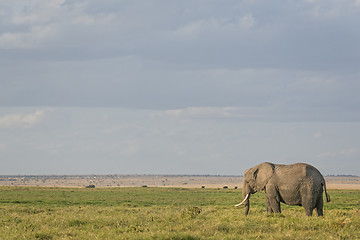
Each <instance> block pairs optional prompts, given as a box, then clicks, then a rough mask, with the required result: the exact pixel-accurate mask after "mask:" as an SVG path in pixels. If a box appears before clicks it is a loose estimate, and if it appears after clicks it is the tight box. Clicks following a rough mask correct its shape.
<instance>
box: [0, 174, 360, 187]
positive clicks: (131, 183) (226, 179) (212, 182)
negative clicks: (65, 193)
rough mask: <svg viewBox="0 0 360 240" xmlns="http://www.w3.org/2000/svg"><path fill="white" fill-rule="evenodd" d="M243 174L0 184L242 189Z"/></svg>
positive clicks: (334, 181) (19, 179)
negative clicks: (225, 187)
mask: <svg viewBox="0 0 360 240" xmlns="http://www.w3.org/2000/svg"><path fill="white" fill-rule="evenodd" d="M325 179H326V184H327V188H328V189H360V177H325ZM242 181H243V180H242V177H240V176H211V175H210V176H199V175H195V176H189V175H65V176H57V175H49V176H0V186H43V187H85V186H88V185H95V186H96V187H140V186H148V187H181V188H201V186H205V187H206V188H223V187H224V186H227V187H229V188H235V187H238V188H241V187H242Z"/></svg>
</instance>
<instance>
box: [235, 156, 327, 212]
mask: <svg viewBox="0 0 360 240" xmlns="http://www.w3.org/2000/svg"><path fill="white" fill-rule="evenodd" d="M323 188H324V190H325V195H326V201H327V202H330V195H329V194H328V193H327V192H326V183H325V179H324V177H323V176H322V175H321V173H320V172H319V170H317V169H316V168H315V167H313V166H311V165H309V164H306V163H295V164H290V165H282V164H273V163H269V162H264V163H261V164H259V165H256V166H255V167H253V168H250V169H248V170H246V171H245V174H244V185H243V201H242V202H241V203H239V204H237V205H235V206H237V207H238V206H240V205H243V204H245V211H244V213H245V216H247V215H248V213H249V209H250V201H249V199H250V195H251V194H254V193H256V192H259V191H264V192H265V195H266V210H267V212H268V213H281V208H280V202H282V203H285V204H287V205H298V206H303V207H304V208H305V211H306V215H307V216H312V213H313V210H314V209H316V211H317V215H318V216H323V205H324V203H323V201H324V200H323Z"/></svg>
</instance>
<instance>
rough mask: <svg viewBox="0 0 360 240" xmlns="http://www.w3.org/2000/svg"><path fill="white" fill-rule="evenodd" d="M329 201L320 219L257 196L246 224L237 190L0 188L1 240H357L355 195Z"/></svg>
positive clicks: (359, 214)
mask: <svg viewBox="0 0 360 240" xmlns="http://www.w3.org/2000/svg"><path fill="white" fill-rule="evenodd" d="M329 193H330V195H331V198H332V201H331V202H330V203H325V209H324V215H325V216H324V217H321V218H318V217H306V216H305V211H304V209H303V208H302V207H296V206H286V205H282V214H276V215H268V214H267V213H266V211H265V200H264V194H262V193H258V194H255V195H253V196H252V198H251V208H250V213H249V215H248V216H247V217H245V216H243V208H240V209H239V208H236V207H234V206H233V205H234V204H236V203H239V202H240V201H241V200H242V199H241V190H235V189H181V188H95V189H85V188H84V189H79V188H39V187H0V239H360V209H359V206H360V191H359V190H329ZM314 215H316V214H315V212H314Z"/></svg>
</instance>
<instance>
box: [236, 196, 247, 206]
mask: <svg viewBox="0 0 360 240" xmlns="http://www.w3.org/2000/svg"><path fill="white" fill-rule="evenodd" d="M248 198H249V194H246V196H245V198H244V200H243V201H242V202H241V203H239V204H236V205H235V207H238V206H240V205H243V204H244V202H245V201H246V200H247V199H248Z"/></svg>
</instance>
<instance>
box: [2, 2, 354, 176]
mask: <svg viewBox="0 0 360 240" xmlns="http://www.w3.org/2000/svg"><path fill="white" fill-rule="evenodd" d="M359 13H360V4H359V0H344V1H336V0H330V1H314V0H303V1H286V2H284V1H275V2H274V1H272V2H266V1H258V0H255V1H254V0H242V1H237V0H231V1H212V0H211V1H203V0H200V1H165V0H149V1H138V0H135V1H134V0H132V1H128V0H124V1H112V0H104V1H101V2H99V1H96V0H81V1H70V0H69V1H65V0H34V1H26V0H19V1H2V2H1V3H0V128H2V130H4V134H3V135H2V136H3V137H2V139H0V155H1V156H2V157H3V158H11V159H12V160H13V163H16V164H13V165H11V167H10V165H9V166H8V168H7V169H8V170H9V171H10V169H12V170H11V172H14V171H16V169H17V168H16V167H17V166H19V165H21V164H19V162H21V161H22V160H21V159H23V158H24V157H26V156H29V155H31V156H32V157H33V159H37V160H34V161H38V162H36V164H35V163H33V162H32V164H29V165H24V166H28V167H29V168H32V166H34V167H33V171H30V170H29V171H30V172H36V167H39V166H43V165H44V166H46V165H47V164H48V167H49V166H50V167H51V166H53V168H52V169H53V170H54V171H60V172H61V171H62V172H68V171H69V169H68V168H67V165H66V163H62V161H64V159H71V161H74V162H75V161H79V163H78V168H77V169H78V171H80V170H81V168H80V166H81V164H85V163H87V162H88V163H89V167H88V168H87V169H86V172H91V171H92V169H97V168H98V169H101V171H103V172H109V171H110V170H112V168H106V167H103V168H101V167H100V166H99V164H100V163H98V162H97V161H96V159H98V158H100V157H101V156H102V155H103V154H105V155H106V156H107V157H106V159H107V160H104V161H105V162H106V163H107V164H108V166H115V165H116V161H118V159H124V160H123V162H122V163H124V165H126V166H124V172H134V169H136V167H137V166H139V165H141V164H143V165H142V166H143V168H142V169H140V170H139V172H146V171H147V170H149V171H150V170H151V169H153V170H154V172H156V168H157V167H159V166H160V167H161V166H164V168H163V169H162V170H161V169H160V170H159V171H163V172H176V171H177V169H179V171H180V170H181V169H183V170H181V171H183V172H186V171H188V172H189V171H190V170H191V169H190V170H189V169H188V168H186V167H185V168H182V165H181V164H180V163H181V162H185V163H189V164H190V162H196V164H197V165H196V166H199V167H201V166H203V165H204V163H207V164H208V166H209V168H207V169H204V173H205V172H206V171H207V172H212V173H215V172H216V171H215V170H214V169H217V168H219V169H223V170H221V171H222V173H226V172H229V173H230V172H231V173H232V167H225V165H224V166H221V164H220V163H219V161H218V159H222V161H225V162H226V163H227V165H226V166H232V165H231V164H235V163H236V161H238V160H236V159H239V158H241V159H250V161H249V164H250V163H251V164H252V163H256V161H259V160H260V159H261V160H276V159H277V157H278V160H279V161H283V162H288V161H289V160H285V159H292V160H294V161H295V160H296V161H303V160H302V159H310V161H311V162H313V163H318V164H320V165H322V166H324V167H327V165H326V164H327V163H331V164H330V165H329V168H328V172H329V173H333V170H334V169H335V170H336V167H334V166H336V165H337V162H336V161H338V160H337V159H339V158H341V159H345V160H344V161H345V162H346V164H345V163H344V167H343V168H342V170H344V171H346V169H349V166H351V165H356V161H355V159H356V157H357V155H358V153H359V150H358V149H359V146H357V145H356V144H353V142H358V139H357V135H356V131H353V129H356V128H357V125H356V124H357V123H358V122H359V120H360V113H359V111H358V109H359V106H360V95H359V94H358V92H359V89H360V86H359V84H360V82H359V77H360V71H359V69H360V65H359V64H360V49H359V44H358V42H360V31H359V29H360V26H359V24H360V19H359V18H360V15H359ZM21 107H24V108H21ZM9 109H10V110H9ZM49 109H53V110H49ZM74 109H76V110H74ZM108 109H112V110H108ZM114 109H115V110H114ZM116 109H117V110H116ZM117 111H118V112H117ZM40 113H41V114H40ZM96 113H101V114H100V115H97V114H96ZM96 116H97V117H96ZM99 116H100V117H99ZM109 119H113V120H109ZM114 119H116V120H114ZM120 123H121V124H120ZM182 124H184V125H182ZM289 124H290V125H289ZM291 124H294V125H293V126H294V127H291ZM302 124H304V125H302ZM323 124H325V125H326V126H327V127H326V128H324V129H322V128H321V126H322V125H323ZM352 124H354V125H352ZM104 125H106V126H108V127H103V126H104ZM350 126H351V127H350ZM98 128H99V129H101V131H103V132H97V131H96V130H95V129H98ZM125 128H129V129H130V130H124V129H125ZM162 128H164V129H162ZM247 128H249V129H251V131H252V134H250V133H248V132H247ZM303 128H305V129H306V133H307V136H309V138H307V137H304V136H303V135H302V130H303ZM332 128H334V129H332ZM59 129H60V130H59ZM238 129H240V130H238ZM257 129H259V130H257ZM271 129H275V130H274V131H272V130H271ZM282 129H286V130H284V131H285V132H281V131H282ZM344 129H346V131H345V130H344ZM349 129H350V130H349ZM99 131H100V130H99ZM286 131H289V132H286ZM159 132H160V133H161V134H157V133H159ZM207 132H210V133H209V134H208V133H207ZM278 132H280V133H279V134H278ZM344 132H346V133H347V134H343V133H344ZM105 133H106V134H105ZM233 133H234V134H233ZM244 133H245V135H241V134H244ZM320 133H321V134H320ZM327 133H331V134H333V136H335V135H337V136H341V137H340V138H339V139H342V141H344V143H343V144H342V143H340V142H339V141H338V140H336V137H335V138H326V136H327ZM112 134H113V135H112ZM193 134H194V136H192V135H193ZM331 134H330V135H331ZM110 135H111V136H110ZM119 135H121V137H119V139H118V138H117V137H118V136H119ZM274 135H275V137H274ZM13 136H15V137H13ZM97 136H102V137H103V138H97ZM226 136H229V137H226ZM276 136H277V137H276ZM292 136H293V137H292ZM346 136H348V138H347V137H346ZM38 137H40V138H39V139H40V140H39V141H35V140H34V139H38ZM273 137H274V140H272V138H273ZM92 138H94V140H91V139H92ZM19 139H22V140H21V141H20V140H19ZM74 139H79V141H75V140H74ZM209 139H210V140H209ZM216 139H220V140H221V142H220V143H219V142H218V141H216ZM309 139H311V140H309ZM314 141H323V142H324V143H323V145H322V144H320V143H319V144H318V145H317V144H315V143H314ZM188 142H189V143H192V145H191V144H187V143H188ZM308 142H310V143H314V144H315V145H311V144H310V143H309V144H308ZM269 143H273V145H272V144H270V145H269ZM289 143H291V144H289ZM337 144H338V145H337ZM283 145H286V146H283ZM301 145H304V146H306V148H310V149H311V151H310V152H311V153H307V149H306V150H304V149H300V147H299V146H301ZM89 146H91V147H90V148H87V147H89ZM238 146H244V147H243V148H242V149H241V150H242V151H243V152H241V151H237V150H234V149H238ZM312 146H314V147H312ZM315 146H316V147H317V148H316V147H315ZM326 146H328V147H326ZM329 146H330V147H329ZM19 148H20V149H22V151H18V150H17V149H19ZM287 148H288V149H289V150H288V151H287V152H286V153H284V154H283V153H282V151H283V150H284V149H287ZM208 149H217V150H218V151H213V152H210V153H207V150H208ZM258 149H263V150H264V151H263V152H264V154H260V153H259V152H261V151H259V150H258ZM89 152H91V154H87V153H89ZM252 154H253V155H252ZM91 156H94V157H91ZM148 156H150V157H151V159H152V161H155V163H157V164H155V165H154V167H153V165H152V163H150V162H148V160H147V159H148V158H147V157H148ZM267 156H269V158H268V159H265V158H267ZM49 159H53V162H47V161H49ZM86 159H89V160H86ZM169 159H175V160H172V161H171V160H169ZM224 159H228V160H224ZM261 160H260V161H261ZM69 161H70V160H69ZM241 161H242V162H243V163H244V160H241ZM304 161H305V160H304ZM65 162H66V161H65ZM46 163H47V164H46ZM67 163H69V162H67ZM80 163H81V164H80ZM125 163H126V164H125ZM139 163H141V164H139ZM185 165H186V164H185ZM190 165H192V164H190ZM225 168H226V170H225ZM350 168H351V167H350ZM24 169H25V170H24V172H26V168H24ZM43 169H44V170H43V171H44V172H46V167H44V168H43ZM48 169H49V168H48ZM57 169H58V170H57ZM118 170H119V171H120V169H118ZM211 170H214V171H211ZM4 171H7V170H4ZM74 171H75V170H74ZM99 171H100V170H99ZM219 171H220V170H219ZM38 172H41V171H38Z"/></svg>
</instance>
